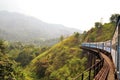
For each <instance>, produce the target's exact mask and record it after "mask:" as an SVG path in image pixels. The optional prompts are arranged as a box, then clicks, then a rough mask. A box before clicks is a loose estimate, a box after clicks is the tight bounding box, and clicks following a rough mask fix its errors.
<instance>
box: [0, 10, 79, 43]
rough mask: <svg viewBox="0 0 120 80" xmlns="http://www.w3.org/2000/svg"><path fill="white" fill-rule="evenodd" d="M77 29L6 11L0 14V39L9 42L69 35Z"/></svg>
mask: <svg viewBox="0 0 120 80" xmlns="http://www.w3.org/2000/svg"><path fill="white" fill-rule="evenodd" d="M76 31H77V32H80V31H79V30H77V29H71V28H67V27H65V26H63V25H60V24H48V23H45V22H43V21H41V20H39V19H36V18H34V17H30V16H26V15H23V14H19V13H12V12H7V11H1V12H0V38H2V39H5V40H10V41H32V40H47V39H53V38H58V37H59V36H61V35H70V34H72V33H73V32H76Z"/></svg>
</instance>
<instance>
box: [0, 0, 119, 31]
mask: <svg viewBox="0 0 120 80" xmlns="http://www.w3.org/2000/svg"><path fill="white" fill-rule="evenodd" d="M3 10H7V11H10V12H18V13H22V14H25V15H28V16H33V17H36V18H38V19H40V20H42V21H44V22H47V23H54V24H62V25H64V26H66V27H71V28H77V29H80V30H82V31H84V30H89V29H90V28H91V27H94V23H95V22H101V23H105V22H109V18H110V16H111V15H112V14H115V13H119V14H120V0H0V11H3Z"/></svg>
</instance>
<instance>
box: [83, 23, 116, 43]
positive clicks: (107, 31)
mask: <svg viewBox="0 0 120 80" xmlns="http://www.w3.org/2000/svg"><path fill="white" fill-rule="evenodd" d="M114 30H115V24H114V23H105V24H104V25H101V26H100V27H96V26H95V27H93V28H91V29H90V30H89V31H87V32H84V33H83V42H101V41H107V40H110V39H112V36H113V33H114Z"/></svg>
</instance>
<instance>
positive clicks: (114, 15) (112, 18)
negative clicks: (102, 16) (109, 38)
mask: <svg viewBox="0 0 120 80" xmlns="http://www.w3.org/2000/svg"><path fill="white" fill-rule="evenodd" d="M118 16H120V14H112V15H111V17H110V22H112V23H116V22H117V18H118Z"/></svg>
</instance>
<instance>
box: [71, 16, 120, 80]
mask: <svg viewBox="0 0 120 80" xmlns="http://www.w3.org/2000/svg"><path fill="white" fill-rule="evenodd" d="M115 27H116V28H115V31H114V34H113V37H112V39H111V40H108V41H105V42H86V43H82V45H81V48H82V49H83V50H84V51H87V53H88V54H91V55H89V60H90V61H89V62H90V67H89V68H88V69H87V70H86V71H84V72H83V73H81V74H79V75H78V76H76V77H75V78H74V79H73V80H120V16H119V17H118V20H117V22H116V26H115ZM106 34H107V33H106Z"/></svg>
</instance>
